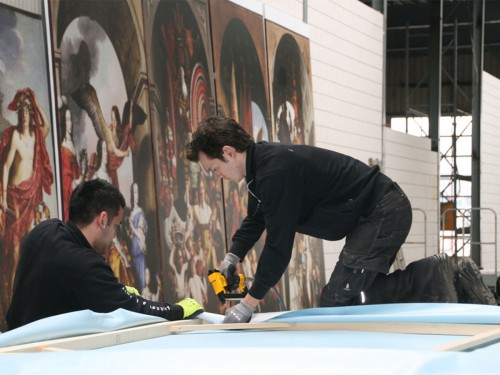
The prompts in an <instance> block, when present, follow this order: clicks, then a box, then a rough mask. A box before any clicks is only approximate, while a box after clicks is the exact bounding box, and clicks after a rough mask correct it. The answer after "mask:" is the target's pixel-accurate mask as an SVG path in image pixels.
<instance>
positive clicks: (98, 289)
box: [7, 219, 183, 330]
mask: <svg viewBox="0 0 500 375" xmlns="http://www.w3.org/2000/svg"><path fill="white" fill-rule="evenodd" d="M118 308H123V309H125V310H130V311H134V312H138V313H142V314H148V315H155V316H160V317H163V318H165V319H168V320H179V319H182V318H183V309H182V307H181V306H179V305H171V304H168V303H157V302H152V301H149V300H146V299H144V298H142V297H140V296H136V295H133V294H129V293H128V292H127V291H126V289H125V287H124V286H123V285H122V284H120V283H119V282H118V280H117V278H116V277H115V275H114V273H113V271H112V269H111V267H110V266H109V265H108V264H107V263H106V262H105V260H104V258H103V256H102V255H100V254H99V253H97V252H96V251H94V250H93V249H92V247H91V246H90V244H89V243H88V241H87V239H86V238H85V236H84V235H83V233H82V232H81V231H80V230H79V229H78V227H77V226H76V225H75V224H73V223H72V222H68V223H66V224H63V223H62V222H61V221H60V220H57V219H51V220H47V221H44V222H42V223H40V224H39V225H37V226H36V227H35V228H34V229H33V230H32V231H31V232H30V233H29V234H28V236H27V237H26V238H25V239H24V241H23V243H22V247H21V256H20V260H19V265H18V267H17V271H16V276H15V281H14V294H13V297H12V302H11V305H10V307H9V311H8V312H7V326H8V329H9V330H10V329H14V328H17V327H20V326H22V325H25V324H28V323H30V322H33V321H35V320H38V319H42V318H46V317H49V316H53V315H58V314H63V313H68V312H72V311H79V310H85V309H90V310H92V311H95V312H102V313H106V312H111V311H114V310H116V309H118Z"/></svg>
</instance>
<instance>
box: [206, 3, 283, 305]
mask: <svg viewBox="0 0 500 375" xmlns="http://www.w3.org/2000/svg"><path fill="white" fill-rule="evenodd" d="M210 16H211V27H212V43H213V51H214V53H213V55H214V67H215V72H216V76H217V78H218V79H217V113H218V114H219V115H223V116H226V117H231V118H233V119H235V120H236V121H237V122H238V123H239V124H240V125H241V126H242V127H243V128H244V129H245V130H246V131H247V132H248V133H249V134H250V135H252V136H253V138H254V140H255V141H257V142H259V141H272V140H273V137H272V132H271V126H270V125H271V121H270V116H269V91H268V90H269V87H268V79H267V67H266V58H265V56H266V53H265V38H264V20H263V17H262V15H261V14H258V13H255V12H253V11H250V10H248V9H245V8H243V7H240V6H238V5H236V4H234V3H231V2H229V1H221V0H213V1H212V0H211V1H210ZM247 191H248V190H247V186H246V185H245V184H244V181H242V182H241V183H240V184H236V183H234V182H226V181H225V182H224V198H225V206H226V210H225V219H226V229H227V230H226V238H227V241H228V243H231V240H232V237H233V235H234V233H235V231H236V230H237V229H238V227H239V226H240V224H241V222H242V220H243V218H244V217H245V215H246V210H247V195H248V193H247ZM264 242H265V233H264V235H263V236H262V237H261V239H260V240H259V241H258V242H257V243H256V245H255V246H254V248H252V249H251V250H250V252H249V253H248V254H247V256H246V257H245V259H244V260H243V262H242V263H241V264H240V265H239V267H240V270H239V271H240V272H241V273H243V274H244V275H245V277H248V278H251V277H253V275H254V274H255V271H256V268H257V261H258V259H259V256H260V254H261V252H262V249H263V246H264ZM274 291H277V293H273V292H274ZM273 292H270V293H268V294H267V296H266V298H265V299H264V301H263V303H261V304H260V305H259V308H260V309H261V311H276V310H279V309H280V308H282V304H281V303H280V298H279V297H283V298H285V297H286V296H285V288H284V283H283V281H282V282H281V283H280V284H279V285H276V286H275V289H274V290H273Z"/></svg>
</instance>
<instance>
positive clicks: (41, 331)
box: [0, 309, 165, 347]
mask: <svg viewBox="0 0 500 375" xmlns="http://www.w3.org/2000/svg"><path fill="white" fill-rule="evenodd" d="M159 322H165V319H162V318H159V317H156V316H150V315H144V314H138V313H135V312H131V311H127V310H123V309H118V310H116V311H113V312H111V313H106V314H105V313H96V312H93V311H90V310H82V311H75V312H72V313H68V314H61V315H56V316H51V317H49V318H45V319H40V320H37V321H36V322H33V323H30V324H26V325H25V326H22V327H19V328H16V329H14V330H12V331H8V332H5V333H2V334H0V347H5V346H13V345H20V344H28V343H32V342H37V341H45V340H54V339H59V338H65V337H74V336H81V335H88V334H91V333H100V332H108V331H114V330H117V329H123V328H130V327H135V326H140V325H143V324H151V323H159Z"/></svg>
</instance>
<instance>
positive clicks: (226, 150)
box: [222, 145, 236, 157]
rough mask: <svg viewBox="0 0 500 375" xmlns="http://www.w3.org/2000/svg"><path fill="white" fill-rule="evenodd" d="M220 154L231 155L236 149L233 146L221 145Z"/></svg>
mask: <svg viewBox="0 0 500 375" xmlns="http://www.w3.org/2000/svg"><path fill="white" fill-rule="evenodd" d="M222 154H226V155H227V156H228V157H232V156H234V155H235V154H236V149H235V148H234V147H233V146H227V145H226V146H222Z"/></svg>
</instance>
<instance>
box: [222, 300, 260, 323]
mask: <svg viewBox="0 0 500 375" xmlns="http://www.w3.org/2000/svg"><path fill="white" fill-rule="evenodd" d="M254 310H255V307H252V306H250V305H249V304H247V303H245V302H243V301H241V302H240V303H238V304H237V305H236V306H233V307H231V308H229V309H227V310H226V317H225V318H224V321H223V322H222V323H248V322H249V321H250V319H251V318H252V314H253V312H254Z"/></svg>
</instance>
